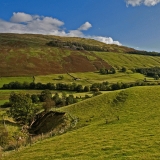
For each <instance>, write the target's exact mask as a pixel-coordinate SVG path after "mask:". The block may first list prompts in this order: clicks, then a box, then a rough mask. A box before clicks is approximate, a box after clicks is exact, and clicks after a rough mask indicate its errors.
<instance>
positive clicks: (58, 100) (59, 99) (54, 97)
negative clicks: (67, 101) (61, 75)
mask: <svg viewBox="0 0 160 160" xmlns="http://www.w3.org/2000/svg"><path fill="white" fill-rule="evenodd" d="M53 100H54V102H55V104H56V106H58V105H60V104H61V103H62V100H61V98H60V97H59V94H58V93H55V95H54V96H53Z"/></svg>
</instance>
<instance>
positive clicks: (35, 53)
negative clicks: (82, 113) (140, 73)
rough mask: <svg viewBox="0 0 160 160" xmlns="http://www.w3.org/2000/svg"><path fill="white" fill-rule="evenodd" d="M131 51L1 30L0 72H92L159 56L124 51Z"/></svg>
mask: <svg viewBox="0 0 160 160" xmlns="http://www.w3.org/2000/svg"><path fill="white" fill-rule="evenodd" d="M53 42H56V43H58V44H56V45H57V46H55V45H52V44H53ZM48 44H51V45H48ZM77 47H78V48H77ZM85 47H86V49H85ZM80 48H81V49H80ZM87 48H88V49H87ZM93 50H99V51H93ZM100 51H101V52H100ZM102 51H103V52H102ZM134 51H135V50H134V49H131V48H128V47H124V46H117V45H109V44H104V43H102V42H98V41H96V40H92V39H85V38H73V37H58V36H51V35H34V34H2V33H1V34H0V76H33V75H46V74H55V73H57V74H58V73H66V72H72V73H73V72H94V71H97V70H99V69H100V68H107V69H109V68H111V67H117V68H118V67H122V66H126V67H128V68H134V67H138V66H143V67H146V66H147V67H149V66H160V57H153V56H145V55H137V54H136V55H135V54H128V53H134Z"/></svg>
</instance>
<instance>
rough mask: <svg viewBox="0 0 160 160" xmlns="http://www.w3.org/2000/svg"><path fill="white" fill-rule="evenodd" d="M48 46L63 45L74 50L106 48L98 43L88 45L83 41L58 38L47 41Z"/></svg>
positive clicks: (100, 49)
mask: <svg viewBox="0 0 160 160" xmlns="http://www.w3.org/2000/svg"><path fill="white" fill-rule="evenodd" d="M47 45H48V46H53V47H61V48H62V47H64V48H69V49H74V50H87V51H102V52H103V51H105V52H107V51H108V50H107V48H103V47H101V46H98V45H89V44H83V43H78V42H71V41H66V42H63V41H60V40H57V39H55V40H53V41H50V42H48V43H47Z"/></svg>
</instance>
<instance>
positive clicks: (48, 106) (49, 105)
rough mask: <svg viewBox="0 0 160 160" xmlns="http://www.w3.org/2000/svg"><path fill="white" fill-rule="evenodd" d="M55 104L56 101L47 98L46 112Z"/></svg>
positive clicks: (44, 104)
mask: <svg viewBox="0 0 160 160" xmlns="http://www.w3.org/2000/svg"><path fill="white" fill-rule="evenodd" d="M54 106H55V102H54V101H53V100H52V99H46V100H45V102H44V103H43V109H44V111H45V112H49V111H50V110H51V108H52V107H54Z"/></svg>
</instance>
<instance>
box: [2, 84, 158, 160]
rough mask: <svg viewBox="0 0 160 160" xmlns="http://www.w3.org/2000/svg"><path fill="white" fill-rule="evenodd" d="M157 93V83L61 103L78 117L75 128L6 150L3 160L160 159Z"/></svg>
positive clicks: (65, 109)
mask: <svg viewBox="0 0 160 160" xmlns="http://www.w3.org/2000/svg"><path fill="white" fill-rule="evenodd" d="M121 94H123V95H127V96H125V98H124V97H123V96H120V95H121ZM159 95H160V86H152V87H148V86H147V87H135V88H129V89H127V90H124V91H121V92H111V93H106V94H102V95H100V96H97V97H95V98H92V99H88V100H86V101H83V102H80V103H78V104H75V105H71V106H67V107H64V108H63V111H66V112H67V113H69V114H71V115H72V116H75V117H77V118H78V119H79V123H78V125H77V129H76V128H75V129H74V130H71V131H68V132H67V133H65V134H62V135H59V136H55V137H53V138H50V139H46V140H44V141H40V142H37V143H35V144H33V145H32V146H31V147H26V148H22V149H21V150H19V151H18V152H12V153H10V154H8V155H7V154H6V156H5V157H3V160H4V159H7V160H8V159H10V160H17V159H18V160H31V159H32V160H44V159H48V160H52V159H54V160H61V159H63V160H71V159H76V160H83V159H87V160H97V159H98V160H101V159H102V160H104V159H106V160H107V159H118V160H119V159H120V160H121V159H122V160H124V159H127V160H128V159H147V160H154V159H160V152H159V151H160V136H159V133H160V127H159V122H160V116H159V115H160V106H159V104H160V100H159ZM119 97H121V98H119ZM122 97H123V98H122ZM117 100H118V101H117ZM115 104H116V105H115ZM117 115H118V116H119V120H118V119H116V118H115V117H116V116H117ZM106 119H108V121H107V123H106Z"/></svg>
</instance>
